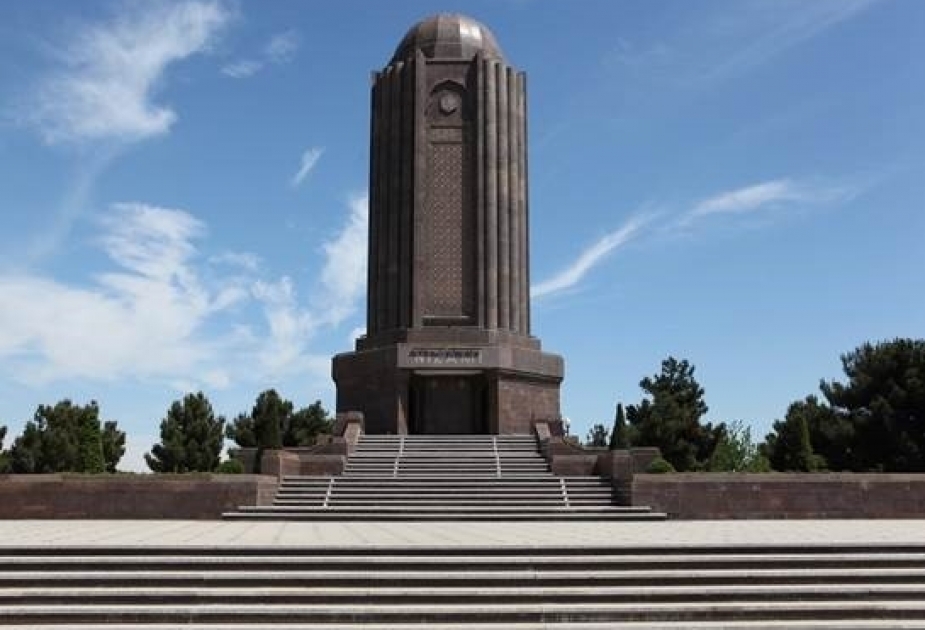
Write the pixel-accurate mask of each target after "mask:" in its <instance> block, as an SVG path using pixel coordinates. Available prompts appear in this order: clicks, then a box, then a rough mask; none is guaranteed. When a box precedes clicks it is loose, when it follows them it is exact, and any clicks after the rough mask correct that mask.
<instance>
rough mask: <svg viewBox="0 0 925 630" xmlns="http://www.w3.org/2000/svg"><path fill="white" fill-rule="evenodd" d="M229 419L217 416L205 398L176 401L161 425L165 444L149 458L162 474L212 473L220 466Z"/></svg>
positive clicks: (156, 447) (191, 396) (194, 396)
mask: <svg viewBox="0 0 925 630" xmlns="http://www.w3.org/2000/svg"><path fill="white" fill-rule="evenodd" d="M224 428H225V419H224V418H223V417H221V416H216V415H215V413H214V412H213V410H212V404H211V403H210V402H209V399H208V398H206V396H205V394H203V393H202V392H198V393H196V394H187V395H186V396H185V397H184V398H183V400H182V401H179V400H177V401H174V402H173V404H172V405H171V406H170V409H168V411H167V416H166V417H165V418H164V419H163V420H162V421H161V442H160V443H159V444H155V445H154V446H153V447H152V448H151V452H150V453H146V454H145V461H146V462H147V464H148V468H150V469H151V470H153V471H154V472H158V473H185V472H212V471H214V470H215V469H216V468H218V465H219V458H220V455H221V452H222V443H223V436H224V433H225V432H224Z"/></svg>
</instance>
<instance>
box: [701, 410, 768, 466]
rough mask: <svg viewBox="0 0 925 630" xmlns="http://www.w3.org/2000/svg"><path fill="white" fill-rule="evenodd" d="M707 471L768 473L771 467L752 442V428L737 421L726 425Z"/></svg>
mask: <svg viewBox="0 0 925 630" xmlns="http://www.w3.org/2000/svg"><path fill="white" fill-rule="evenodd" d="M707 469H708V470H710V471H711V472H767V471H768V470H770V469H771V465H770V463H769V462H768V459H767V457H765V456H764V454H763V453H762V452H761V450H760V448H759V446H758V444H756V443H755V442H754V441H753V440H752V430H751V428H749V427H748V426H746V425H745V423H743V422H741V421H740V420H736V421H734V422H732V423H730V424H727V425H726V430H725V431H724V432H723V435H722V437H721V438H720V439H719V442H717V444H716V448H715V449H714V450H713V455H712V456H710V461H709V463H708V465H707Z"/></svg>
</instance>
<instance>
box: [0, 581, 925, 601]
mask: <svg viewBox="0 0 925 630" xmlns="http://www.w3.org/2000/svg"><path fill="white" fill-rule="evenodd" d="M369 597H370V594H369V593H368V592H365V591H363V590H358V589H356V588H352V587H343V586H319V587H315V588H313V589H311V590H310V591H308V590H306V589H305V588H298V587H291V586H253V587H241V586H201V585H189V586H186V587H183V586H130V587H124V588H120V589H112V588H106V587H96V586H35V587H23V588H6V589H2V590H0V606H10V605H20V606H24V605H32V606H35V605H40V604H47V605H56V604H85V605H89V604H120V603H135V604H137V603H138V602H139V600H153V601H156V602H158V603H160V604H209V603H217V604H220V603H236V604H244V603H249V602H252V603H258V604H259V603H268V604H271V603H272V604H310V603H311V604H315V603H334V604H345V603H368V601H369ZM858 597H865V598H868V599H890V600H893V601H901V600H925V582H920V583H912V584H885V585H857V584H814V585H809V586H799V585H782V586H765V585H722V586H669V587H658V588H652V587H648V586H646V587H633V586H531V585H529V584H523V585H519V586H508V587H503V586H499V587H494V588H491V589H486V588H484V587H481V586H451V587H426V586H425V587H410V586H391V587H389V586H383V587H378V588H377V589H376V598H377V600H378V601H379V602H380V603H381V604H383V605H394V604H401V603H435V604H436V603H444V604H462V603H470V604H480V603H501V602H505V601H511V602H521V603H526V602H529V601H542V602H544V603H545V602H551V603H562V602H594V601H601V602H606V601H613V600H614V599H615V598H620V599H628V598H632V599H633V600H634V601H639V602H681V603H683V602H708V601H729V600H746V601H749V602H774V601H793V600H798V601H829V602H836V601H842V600H849V601H851V600H855V599H857V598H858Z"/></svg>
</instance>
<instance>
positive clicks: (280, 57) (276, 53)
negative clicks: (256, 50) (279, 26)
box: [263, 31, 301, 63]
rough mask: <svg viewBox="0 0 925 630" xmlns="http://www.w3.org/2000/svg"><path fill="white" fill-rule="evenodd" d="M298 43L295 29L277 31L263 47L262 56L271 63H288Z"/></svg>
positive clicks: (297, 47)
mask: <svg viewBox="0 0 925 630" xmlns="http://www.w3.org/2000/svg"><path fill="white" fill-rule="evenodd" d="M300 43H301V40H300V37H299V34H298V33H296V32H295V31H285V32H283V33H277V34H276V35H274V36H273V37H271V38H270V41H268V42H267V45H266V46H265V47H264V49H263V54H264V57H266V59H267V60H268V61H271V62H272V63H289V62H290V61H292V58H293V57H294V56H295V53H296V51H297V50H298V49H299V44H300Z"/></svg>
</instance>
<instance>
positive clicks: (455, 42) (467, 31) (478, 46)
mask: <svg viewBox="0 0 925 630" xmlns="http://www.w3.org/2000/svg"><path fill="white" fill-rule="evenodd" d="M415 49H420V50H421V52H423V53H424V55H425V56H426V57H429V58H433V57H440V58H450V59H464V60H469V59H472V58H473V57H475V55H476V54H477V53H480V52H481V53H482V55H484V56H485V57H489V58H493V59H503V58H504V55H503V54H502V53H501V48H500V47H499V46H498V42H497V40H495V36H494V35H492V32H491V31H490V30H488V27H487V26H485V25H484V24H482V23H480V22H477V21H475V20H473V19H472V18H469V17H466V16H464V15H458V14H453V13H440V14H438V15H432V16H431V17H429V18H425V19H423V20H421V21H420V22H418V23H417V24H415V25H414V26H412V27H411V28H410V29H409V30H408V34H407V35H405V36H404V38H402V40H401V43H400V44H399V45H398V48H397V49H396V50H395V54H394V55H392V62H393V63H394V62H396V61H399V60H400V59H404V58H406V57H407V56H408V55H410V54H412V53H413V52H414V51H415Z"/></svg>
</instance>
